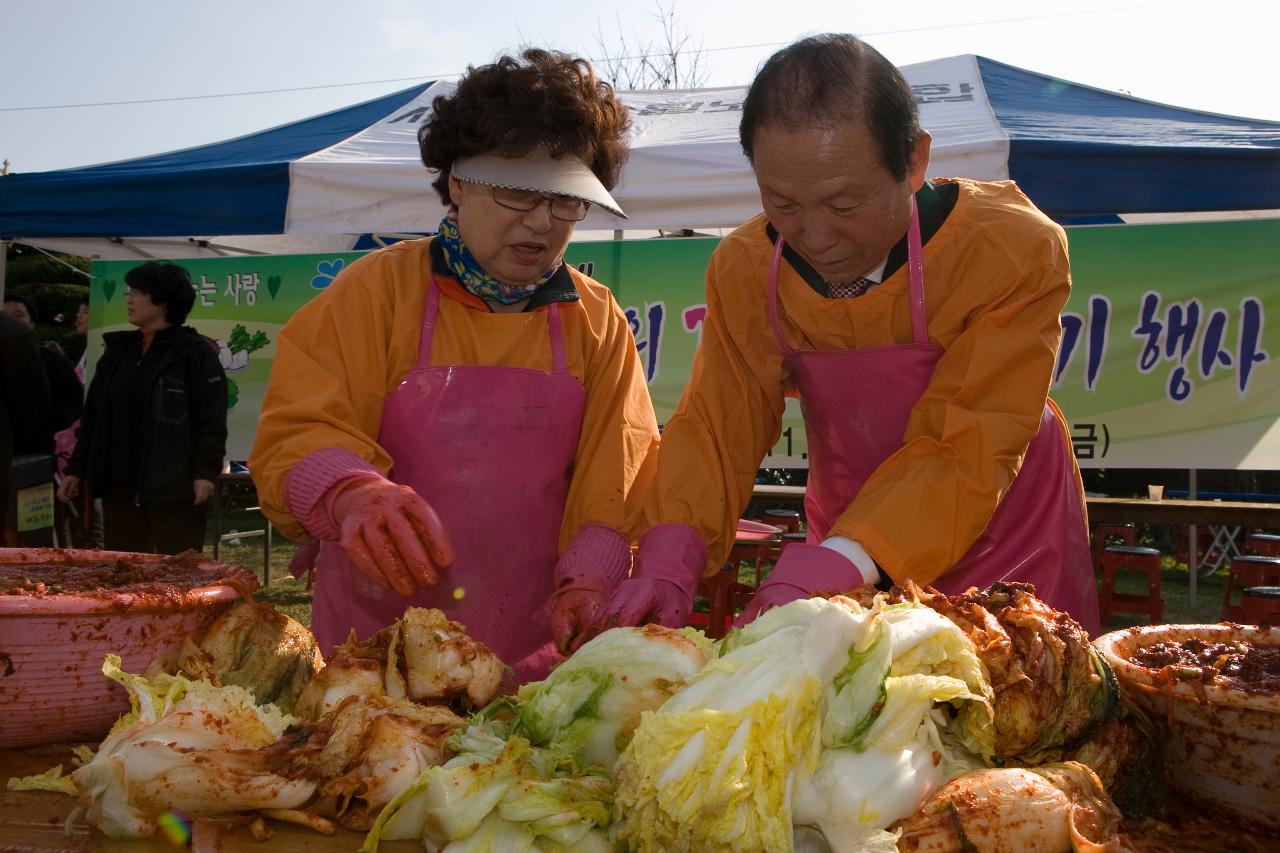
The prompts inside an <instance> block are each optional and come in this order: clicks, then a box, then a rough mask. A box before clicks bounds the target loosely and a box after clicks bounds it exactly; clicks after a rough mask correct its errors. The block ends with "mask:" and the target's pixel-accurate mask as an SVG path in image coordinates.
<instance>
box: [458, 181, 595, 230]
mask: <svg viewBox="0 0 1280 853" xmlns="http://www.w3.org/2000/svg"><path fill="white" fill-rule="evenodd" d="M483 186H489V185H488V184H484V185H483ZM489 190H490V191H491V192H492V193H493V200H494V201H496V202H497V203H498V204H500V205H502V206H503V207H505V208H507V209H508V210H522V211H530V210H534V209H536V208H537V207H538V206H539V205H541V204H542V203H543V202H544V201H545V202H549V203H550V205H551V215H552V216H554V217H555V218H556V219H559V220H561V221H563V222H581V221H582V220H583V219H584V218H586V215H587V210H588V209H589V208H590V207H591V204H590V202H585V201H583V200H582V199H580V198H574V197H573V196H567V195H556V194H554V193H544V192H538V191H537V190H513V189H508V188H507V187H495V186H489Z"/></svg>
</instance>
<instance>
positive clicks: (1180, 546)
mask: <svg viewBox="0 0 1280 853" xmlns="http://www.w3.org/2000/svg"><path fill="white" fill-rule="evenodd" d="M1189 533H1190V528H1189V527H1186V526H1183V527H1179V528H1177V535H1176V536H1175V538H1174V558H1175V559H1176V560H1177V561H1178V562H1179V563H1186V564H1188V565H1190V563H1191V553H1190V548H1189V547H1188V543H1189V541H1190V539H1191V537H1190V535H1189ZM1216 539H1217V537H1215V536H1214V533H1213V531H1212V530H1210V529H1209V527H1208V526H1207V525H1199V526H1197V527H1196V558H1197V559H1198V560H1200V561H1201V562H1202V563H1203V562H1204V561H1209V562H1211V563H1219V564H1220V563H1221V562H1222V560H1223V559H1224V558H1225V555H1224V554H1222V553H1221V552H1222V549H1221V547H1219V546H1217V545H1215V544H1214V542H1215V541H1216Z"/></svg>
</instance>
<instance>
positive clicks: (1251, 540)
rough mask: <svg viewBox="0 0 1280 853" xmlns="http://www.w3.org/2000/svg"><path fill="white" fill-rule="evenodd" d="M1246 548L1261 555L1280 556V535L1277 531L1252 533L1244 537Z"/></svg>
mask: <svg viewBox="0 0 1280 853" xmlns="http://www.w3.org/2000/svg"><path fill="white" fill-rule="evenodd" d="M1244 549H1245V550H1246V551H1250V552H1252V553H1254V554H1257V555H1258V556H1260V557H1280V536H1278V535H1276V534H1275V533H1250V534H1249V535H1248V536H1246V537H1244Z"/></svg>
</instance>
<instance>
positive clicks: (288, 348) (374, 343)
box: [249, 239, 658, 550]
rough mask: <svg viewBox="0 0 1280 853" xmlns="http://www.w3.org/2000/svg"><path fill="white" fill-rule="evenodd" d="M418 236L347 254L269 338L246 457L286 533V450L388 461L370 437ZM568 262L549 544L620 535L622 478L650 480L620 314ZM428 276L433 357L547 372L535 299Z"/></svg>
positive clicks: (393, 372)
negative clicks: (570, 419)
mask: <svg viewBox="0 0 1280 853" xmlns="http://www.w3.org/2000/svg"><path fill="white" fill-rule="evenodd" d="M429 245H430V240H429V239H422V240H412V241H404V242H400V243H396V244H395V245H393V246H390V247H388V248H386V249H382V250H380V251H376V252H372V253H370V254H369V255H366V256H365V257H363V258H361V259H359V260H358V261H356V262H355V263H353V264H351V265H350V266H349V267H347V269H346V270H344V271H343V272H342V274H341V275H339V276H338V278H337V279H336V280H335V281H334V283H333V284H332V285H331V286H330V287H329V288H328V290H326V291H325V292H324V293H323V294H321V295H320V296H318V297H316V298H315V299H313V300H312V301H311V302H309V303H308V304H307V305H305V306H303V307H302V308H301V309H300V310H299V311H298V313H297V314H295V315H294V316H293V317H292V318H291V319H290V320H289V322H288V324H287V325H286V326H285V327H284V329H283V330H282V331H281V333H280V336H279V338H278V339H277V340H276V353H275V363H274V365H273V367H272V371H271V380H270V384H269V385H268V388H267V394H266V398H265V399H264V400H263V403H262V414H261V416H260V418H259V420H258V432H257V437H256V440H255V441H254V446H253V452H252V454H251V456H250V459H249V467H250V470H252V471H253V479H254V482H255V483H256V484H257V487H258V496H259V499H260V500H261V503H262V508H263V511H264V512H265V513H266V515H267V517H268V518H270V519H271V521H272V523H273V524H275V525H276V526H278V527H279V528H280V529H281V531H282V532H283V533H284V534H285V535H286V536H288V537H289V538H291V539H296V540H301V539H305V538H306V537H307V534H306V531H304V530H303V528H302V525H301V524H299V523H298V521H297V520H296V519H295V518H294V517H293V515H292V514H291V513H290V511H289V507H288V505H287V504H286V503H285V499H284V494H285V478H286V476H287V475H288V473H289V471H290V469H292V468H293V466H294V464H295V463H296V462H297V461H298V460H300V459H302V458H303V457H305V456H307V455H308V454H310V453H312V452H314V451H316V450H321V449H324V448H327V447H339V448H344V449H347V450H350V451H352V452H354V453H355V454H357V455H358V456H360V457H361V458H362V459H365V460H366V461H368V462H371V463H372V464H373V465H375V466H376V467H377V468H378V470H379V471H381V472H382V473H383V475H386V473H387V472H388V471H389V470H390V468H391V464H392V459H391V457H390V456H388V455H387V453H386V451H384V450H383V449H382V448H381V447H380V446H378V443H377V435H378V432H379V425H380V422H381V418H382V408H383V405H384V404H385V402H386V399H387V397H388V396H389V395H390V394H391V392H392V391H394V390H395V389H396V387H397V386H398V385H399V384H400V381H401V379H402V378H403V377H404V375H405V374H406V373H408V372H409V371H410V370H411V369H413V368H414V367H415V366H416V364H417V357H418V341H419V339H420V338H421V332H422V316H423V310H424V308H425V305H426V292H427V288H426V283H427V279H428V275H429V274H430V269H431V262H430V256H429V251H428V247H429ZM570 273H571V275H572V276H573V282H574V285H575V287H576V289H577V291H578V294H579V296H580V299H579V301H576V302H561V303H560V316H561V318H562V320H563V326H564V333H565V348H566V350H567V355H568V359H569V369H570V371H572V373H573V375H574V376H576V377H577V378H578V380H579V381H580V382H582V383H583V385H584V386H585V387H586V390H587V403H586V411H585V414H584V416H583V424H582V435H581V438H580V439H579V440H578V451H577V456H576V459H575V462H574V467H573V480H572V482H571V484H570V488H569V495H568V499H567V502H566V507H565V514H564V521H563V523H562V525H561V529H560V547H561V549H562V550H563V549H564V546H565V545H566V544H567V543H568V542H569V540H570V539H572V538H573V536H574V535H575V534H576V533H577V532H578V531H579V530H580V529H581V528H582V526H583V525H584V524H586V523H588V522H596V523H599V524H604V525H608V526H609V527H613V528H615V529H618V530H620V531H622V533H623V534H624V535H627V536H630V535H631V530H630V528H628V527H627V524H626V521H627V519H628V518H630V517H632V516H633V515H634V512H633V511H634V509H635V507H632V506H630V504H629V503H628V500H629V499H630V497H631V496H635V497H639V496H640V495H641V494H642V492H643V490H642V489H636V488H634V487H638V486H643V485H644V484H645V483H646V482H647V481H648V479H649V478H650V476H651V473H652V467H653V466H652V461H651V460H652V458H653V457H654V455H655V454H654V451H655V449H656V447H657V441H658V427H657V422H656V419H655V417H654V413H653V404H652V402H651V401H650V399H649V389H648V386H647V385H646V384H645V377H644V370H643V368H642V367H641V364H640V359H639V356H638V355H637V353H636V347H635V340H634V338H633V337H632V335H631V330H630V328H629V327H628V325H627V319H626V316H625V315H624V314H623V312H622V310H621V309H620V308H619V307H618V304H617V302H616V301H614V298H613V294H612V293H610V292H609V289H608V288H606V287H605V286H604V285H602V284H600V283H599V282H597V281H595V280H593V279H591V278H588V277H587V276H585V275H582V274H581V273H579V272H578V271H577V270H574V269H571V270H570ZM437 281H438V282H439V283H440V284H441V291H442V295H444V296H446V297H450V298H444V299H441V300H440V306H439V313H438V318H437V321H436V330H435V337H434V339H433V341H432V346H431V349H432V353H431V363H432V364H433V365H448V364H462V365H501V366H506V367H528V368H534V369H538V370H548V371H549V370H551V369H552V364H551V342H550V340H551V339H550V336H549V332H548V322H547V312H546V308H541V309H538V310H535V311H529V312H525V313H517V314H494V313H489V311H488V310H487V309H485V308H484V307H483V303H479V304H477V302H478V301H477V300H475V298H474V297H472V296H471V295H470V294H469V293H468V292H466V291H465V290H463V289H462V288H461V287H460V286H459V285H458V283H457V282H456V281H454V280H452V279H447V278H445V277H443V276H437ZM527 450H528V452H529V453H537V452H538V448H537V447H529V448H527ZM422 452H423V453H432V452H435V448H431V447H424V448H422ZM450 452H453V453H456V452H457V451H456V450H451V451H450ZM647 460H648V461H647ZM457 464H458V465H466V464H467V460H466V457H465V456H461V455H460V456H458V458H457ZM512 476H519V472H512ZM500 497H501V496H497V498H498V499H500ZM510 511H511V512H515V513H518V512H520V511H521V508H520V507H516V506H513V507H511V508H510Z"/></svg>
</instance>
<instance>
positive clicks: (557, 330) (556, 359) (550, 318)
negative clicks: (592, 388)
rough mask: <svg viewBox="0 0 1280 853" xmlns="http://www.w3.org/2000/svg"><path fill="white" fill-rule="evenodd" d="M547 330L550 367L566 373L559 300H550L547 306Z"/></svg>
mask: <svg viewBox="0 0 1280 853" xmlns="http://www.w3.org/2000/svg"><path fill="white" fill-rule="evenodd" d="M547 331H548V333H550V335H551V369H552V370H553V371H555V372H556V373H568V372H569V357H568V356H567V355H565V350H564V325H563V324H562V323H561V322H560V303H559V302H552V303H551V305H550V306H549V307H548V308H547Z"/></svg>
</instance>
